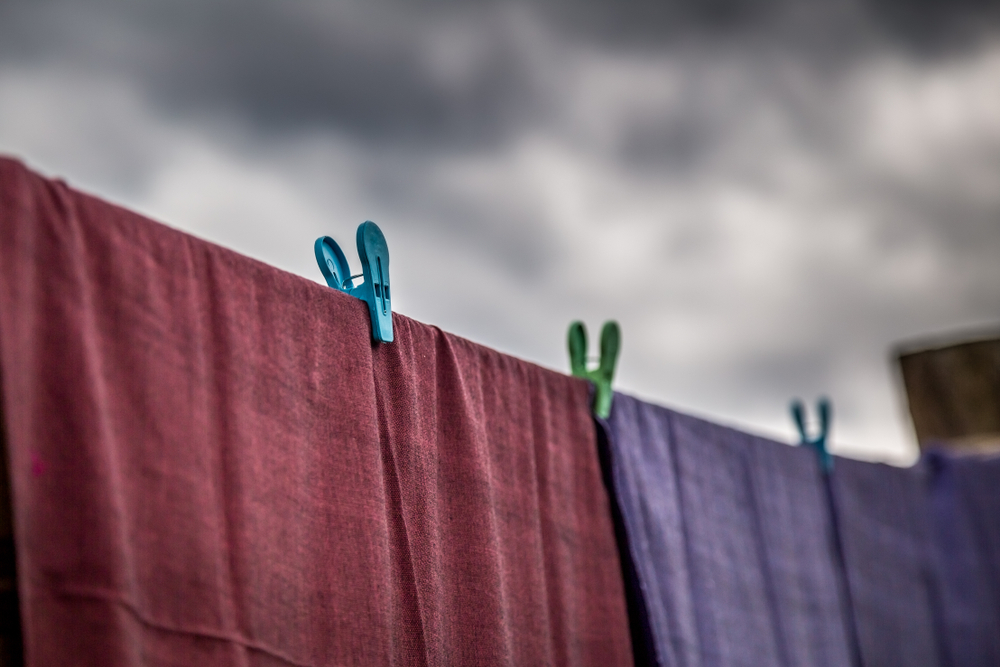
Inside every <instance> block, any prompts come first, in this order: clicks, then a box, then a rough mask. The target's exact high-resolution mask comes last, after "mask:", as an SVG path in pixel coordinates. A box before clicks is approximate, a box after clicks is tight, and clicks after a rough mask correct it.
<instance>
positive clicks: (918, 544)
mask: <svg viewBox="0 0 1000 667" xmlns="http://www.w3.org/2000/svg"><path fill="white" fill-rule="evenodd" d="M924 479H925V475H924V468H923V466H920V465H918V466H915V467H912V468H898V467H895V466H890V465H885V464H881V463H867V462H864V461H854V460H851V459H843V458H838V459H837V460H836V463H835V464H834V471H833V475H832V476H831V483H832V486H833V495H834V498H835V500H836V503H837V509H838V512H839V515H840V535H841V541H842V543H843V546H844V562H845V567H846V570H847V581H848V584H849V586H850V588H851V596H852V598H853V601H854V616H855V618H856V619H857V628H858V641H859V643H860V649H861V656H862V658H863V660H864V664H865V666H866V667H932V666H937V665H941V664H942V661H941V660H942V655H941V638H940V637H939V635H938V629H937V628H936V627H935V621H934V613H935V612H934V609H935V604H936V603H935V596H936V594H937V588H938V582H937V573H936V572H935V571H934V563H933V561H932V560H931V555H932V543H931V535H930V533H929V527H930V526H929V524H928V521H927V503H926V494H925V493H924Z"/></svg>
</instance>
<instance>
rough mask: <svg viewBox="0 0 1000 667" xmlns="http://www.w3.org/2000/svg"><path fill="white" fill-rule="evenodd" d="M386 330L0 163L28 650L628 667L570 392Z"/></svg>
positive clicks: (46, 660)
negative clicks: (388, 338) (387, 338)
mask: <svg viewBox="0 0 1000 667" xmlns="http://www.w3.org/2000/svg"><path fill="white" fill-rule="evenodd" d="M305 251H308V249H304V252H305ZM393 326H394V330H395V335H396V340H395V342H394V343H393V344H390V345H374V344H373V343H372V342H371V340H370V337H371V334H370V322H369V317H368V313H367V310H366V306H365V304H364V303H362V302H361V301H359V300H357V299H353V298H351V297H348V296H346V295H343V294H341V293H338V292H336V291H334V290H330V289H328V288H326V287H324V286H320V285H318V284H315V283H312V282H310V281H308V280H305V279H303V278H300V277H296V276H293V275H291V274H288V273H284V272H282V271H278V270H276V269H273V268H271V267H268V266H266V265H263V264H261V263H258V262H255V261H253V260H250V259H247V258H245V257H242V256H239V255H237V254H235V253H233V252H230V251H227V250H225V249H222V248H219V247H216V246H214V245H211V244H209V243H205V242H203V241H200V240H197V239H195V238H192V237H190V236H187V235H185V234H182V233H179V232H176V231H173V230H170V229H168V228H166V227H164V226H161V225H158V224H156V223H153V222H150V221H148V220H146V219H143V218H141V217H139V216H137V215H135V214H133V213H130V212H128V211H125V210H122V209H120V208H117V207H114V206H112V205H109V204H107V203H104V202H102V201H99V200H97V199H95V198H92V197H89V196H85V195H82V194H79V193H77V192H74V191H73V190H71V189H70V188H68V187H67V186H66V185H65V184H63V183H61V182H54V181H49V180H46V179H43V178H41V177H39V176H37V175H35V174H33V173H32V172H30V171H28V170H26V169H25V168H24V167H23V166H22V165H21V164H20V163H17V162H15V161H12V160H0V364H2V365H0V368H2V374H3V377H2V382H3V411H4V414H5V417H6V422H7V431H8V432H7V435H8V445H9V449H10V460H11V476H12V483H13V502H14V516H15V532H16V536H17V556H18V578H19V589H20V594H21V606H22V618H23V623H24V636H25V652H26V664H27V665H32V666H34V665H105V666H107V665H111V666H116V665H225V666H229V665H240V666H249V665H301V666H318V665H421V664H427V665H476V664H509V665H625V664H631V660H632V658H631V653H630V642H629V628H628V621H627V616H626V608H625V597H624V593H623V588H622V581H621V572H620V564H619V560H618V554H617V550H616V545H615V542H614V532H613V527H612V520H611V514H610V510H609V503H608V497H607V494H606V493H605V490H604V487H603V485H602V482H601V471H600V468H599V463H598V458H597V456H596V442H595V434H594V428H593V424H592V422H591V420H590V417H589V410H588V407H587V404H588V387H587V384H586V383H585V382H583V381H580V380H577V379H573V378H570V377H567V376H564V375H560V374H558V373H555V372H551V371H547V370H544V369H542V368H540V367H537V366H534V365H532V364H528V363H525V362H522V361H519V360H517V359H514V358H512V357H509V356H505V355H502V354H500V353H497V352H494V351H491V350H489V349H486V348H483V347H481V346H478V345H475V344H473V343H470V342H468V341H465V340H463V339H461V338H458V337H455V336H452V335H449V334H446V333H443V332H441V331H440V330H438V329H436V328H433V327H429V326H425V325H422V324H419V323H417V322H415V321H413V320H410V319H408V318H406V317H402V316H399V315H395V316H394V324H393Z"/></svg>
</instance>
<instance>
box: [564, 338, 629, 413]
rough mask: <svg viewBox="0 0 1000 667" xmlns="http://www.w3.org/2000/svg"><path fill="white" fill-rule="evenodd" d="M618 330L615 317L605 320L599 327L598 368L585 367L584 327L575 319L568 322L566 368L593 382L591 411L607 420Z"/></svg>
mask: <svg viewBox="0 0 1000 667" xmlns="http://www.w3.org/2000/svg"><path fill="white" fill-rule="evenodd" d="M621 336H622V334H621V329H620V328H619V327H618V323H617V322H615V321H614V320H608V321H607V322H605V323H604V327H603V328H602V329H601V359H600V361H599V362H598V365H597V368H595V369H594V370H587V327H585V326H584V325H583V322H580V321H576V322H573V323H572V324H570V325H569V336H568V341H567V342H568V343H569V367H570V371H571V372H572V373H573V375H574V376H575V377H578V378H584V379H586V380H590V381H591V382H592V383H594V414H595V415H597V416H598V417H601V418H603V419H607V418H608V416H609V415H610V414H611V398H612V396H613V395H614V394H613V392H612V390H611V380H613V379H614V377H615V364H617V363H618V348H619V347H620V346H621Z"/></svg>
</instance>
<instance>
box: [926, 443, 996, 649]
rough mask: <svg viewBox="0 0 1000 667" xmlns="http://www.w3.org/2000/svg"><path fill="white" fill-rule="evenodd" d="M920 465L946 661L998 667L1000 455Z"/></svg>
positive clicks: (941, 456) (941, 458)
mask: <svg viewBox="0 0 1000 667" xmlns="http://www.w3.org/2000/svg"><path fill="white" fill-rule="evenodd" d="M925 465H926V467H927V469H928V473H929V478H930V479H929V482H928V496H929V503H930V508H931V510H930V517H931V522H932V535H933V542H934V547H935V550H934V558H935V561H934V564H935V570H936V572H937V585H938V591H939V594H938V596H937V599H936V601H937V605H936V606H937V607H938V609H939V611H938V614H939V616H938V619H939V633H940V637H941V643H942V647H943V654H944V656H945V660H944V664H946V665H947V666H948V667H977V666H979V665H1000V458H997V457H992V458H979V457H968V458H966V457H963V458H955V457H952V456H949V455H948V454H945V453H936V452H935V453H931V454H929V455H927V456H926V457H925Z"/></svg>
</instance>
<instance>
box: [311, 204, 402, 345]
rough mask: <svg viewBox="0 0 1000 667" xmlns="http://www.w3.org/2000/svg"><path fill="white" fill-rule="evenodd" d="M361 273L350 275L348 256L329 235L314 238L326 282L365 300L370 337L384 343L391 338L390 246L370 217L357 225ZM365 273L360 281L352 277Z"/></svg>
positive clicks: (317, 257)
mask: <svg viewBox="0 0 1000 667" xmlns="http://www.w3.org/2000/svg"><path fill="white" fill-rule="evenodd" d="M356 240H357V243H358V256H359V257H360V258H361V273H360V274H358V275H356V276H352V275H351V270H350V267H349V266H348V264H347V258H346V257H345V256H344V251H343V250H341V249H340V246H339V245H338V244H337V242H336V241H334V240H333V239H332V238H330V237H329V236H321V237H320V238H318V239H316V243H315V245H314V246H313V249H314V250H315V251H316V261H317V262H318V263H319V269H320V271H322V272H323V277H324V278H326V284H327V285H329V286H330V287H332V288H333V289H336V290H340V291H341V292H345V293H347V294H350V295H351V296H354V297H357V298H359V299H361V300H362V301H364V302H365V303H367V304H368V312H369V314H370V315H371V318H372V338H373V339H374V340H376V341H381V342H383V343H391V342H392V300H391V299H390V291H389V246H388V244H387V243H386V242H385V236H384V235H383V234H382V230H381V229H379V228H378V225H376V224H375V223H374V222H371V221H370V220H369V221H368V222H363V223H361V224H360V225H359V226H358V233H357V236H356ZM362 276H364V279H365V281H364V282H363V283H361V284H360V285H355V284H354V279H355V278H360V277H362Z"/></svg>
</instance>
